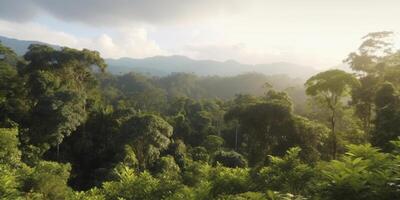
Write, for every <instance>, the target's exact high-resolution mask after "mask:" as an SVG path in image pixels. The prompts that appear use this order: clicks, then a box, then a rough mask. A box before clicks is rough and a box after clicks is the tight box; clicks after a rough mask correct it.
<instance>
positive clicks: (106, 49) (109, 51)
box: [0, 20, 167, 58]
mask: <svg viewBox="0 0 400 200" xmlns="http://www.w3.org/2000/svg"><path fill="white" fill-rule="evenodd" d="M0 33H1V34H2V35H4V36H7V37H12V38H17V39H22V40H34V41H41V42H46V43H49V44H56V45H60V46H68V47H72V48H77V49H82V48H87V49H93V50H97V51H99V52H100V53H101V55H102V56H103V57H105V58H119V57H137V58H143V57H148V56H154V55H166V54H167V52H165V51H164V50H162V49H161V48H160V47H159V46H158V45H157V43H156V42H155V41H153V40H151V39H149V38H148V34H147V31H146V30H145V29H144V28H124V29H118V30H117V31H116V33H115V34H113V35H108V34H101V35H98V36H94V37H79V36H75V35H72V34H68V33H65V32H61V31H54V30H51V29H49V28H47V27H45V26H42V25H40V24H36V23H14V22H8V21H4V20H0Z"/></svg>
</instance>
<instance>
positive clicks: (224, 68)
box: [0, 36, 318, 78]
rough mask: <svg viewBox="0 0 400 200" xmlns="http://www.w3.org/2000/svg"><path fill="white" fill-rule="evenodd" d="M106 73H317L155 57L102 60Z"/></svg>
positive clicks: (23, 47) (19, 43) (13, 44)
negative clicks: (104, 63) (105, 66)
mask: <svg viewBox="0 0 400 200" xmlns="http://www.w3.org/2000/svg"><path fill="white" fill-rule="evenodd" d="M0 41H1V43H2V44H4V45H6V46H8V47H10V48H12V49H13V50H14V51H15V52H16V53H17V54H18V55H23V54H25V52H26V51H27V49H28V47H29V45H31V44H45V45H49V46H52V47H54V48H60V46H57V45H52V44H47V43H44V42H39V41H27V40H18V39H12V38H7V37H3V36H0ZM106 62H107V64H108V70H109V72H110V73H113V74H124V73H128V72H140V73H145V74H149V75H154V76H165V75H168V74H171V73H173V72H186V73H195V74H198V75H201V76H213V75H219V76H233V75H237V74H242V73H246V72H259V73H263V74H266V75H275V74H286V75H288V76H290V77H296V78H308V77H310V76H311V75H313V74H315V73H317V72H318V71H317V70H315V69H313V68H312V67H308V66H302V65H297V64H293V63H286V62H278V63H270V64H257V65H249V64H242V63H238V62H236V61H234V60H228V61H225V62H220V61H214V60H194V59H190V58H188V57H185V56H155V57H149V58H142V59H135V58H120V59H106Z"/></svg>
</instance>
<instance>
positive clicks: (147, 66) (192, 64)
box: [107, 56, 317, 78]
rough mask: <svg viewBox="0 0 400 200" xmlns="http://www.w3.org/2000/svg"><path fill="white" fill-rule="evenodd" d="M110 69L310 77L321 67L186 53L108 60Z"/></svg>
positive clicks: (165, 72)
mask: <svg viewBox="0 0 400 200" xmlns="http://www.w3.org/2000/svg"><path fill="white" fill-rule="evenodd" d="M107 63H108V65H109V71H110V72H111V73H113V74H120V73H127V72H130V71H136V72H142V73H148V74H152V75H160V76H163V75H167V74H169V73H171V72H186V73H195V74H198V75H202V76H209V75H219V76H232V75H237V74H242V73H246V72H260V73H263V74H266V75H274V74H287V75H288V76H291V77H301V78H306V77H309V76H310V75H312V74H315V73H316V72H317V70H315V69H313V68H311V67H307V66H301V65H296V64H292V63H284V62H281V63H270V64H259V65H248V64H241V63H238V62H236V61H232V60H229V61H225V62H219V61H213V60H193V59H190V58H187V57H184V56H156V57H150V58H144V59H132V58H120V59H107Z"/></svg>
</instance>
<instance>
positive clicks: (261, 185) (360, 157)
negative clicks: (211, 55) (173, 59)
mask: <svg viewBox="0 0 400 200" xmlns="http://www.w3.org/2000/svg"><path fill="white" fill-rule="evenodd" d="M390 36H392V33H390V32H379V33H371V34H369V35H367V36H366V37H365V38H364V39H365V41H364V42H363V43H362V45H361V46H360V49H359V50H358V51H357V52H354V53H351V54H350V55H349V57H348V58H347V59H346V62H348V63H349V64H350V66H351V68H352V69H353V70H354V71H355V72H354V73H353V74H351V73H347V72H344V71H341V70H336V69H334V70H328V71H325V72H321V73H319V74H316V75H314V76H312V77H311V78H310V79H308V80H307V81H304V86H302V85H300V86H299V84H298V80H296V81H294V80H293V83H292V84H290V83H289V82H290V81H291V80H292V79H290V78H288V77H285V76H264V75H261V74H256V73H251V74H243V75H238V76H235V77H199V76H196V75H194V74H185V73H176V74H171V75H169V76H166V77H150V76H146V75H142V74H139V73H128V74H123V75H111V74H109V73H107V72H106V71H107V70H106V65H105V62H104V60H103V59H102V58H101V57H100V55H99V54H98V53H97V52H95V51H90V50H86V49H84V50H75V49H70V48H60V49H53V48H51V47H48V46H44V45H37V44H36V45H31V46H30V47H29V51H28V52H27V53H26V54H25V55H24V56H23V57H18V56H17V55H16V54H15V53H14V52H12V51H11V50H10V49H9V48H7V47H5V46H3V45H1V44H0V55H2V56H1V57H0V147H1V148H0V199H57V200H58V199H73V200H85V199H87V200H89V199H90V200H92V199H94V200H102V199H111V200H113V199H115V200H121V199H126V200H158V199H165V200H180V199H193V200H209V199H215V200H225V199H226V200H228V199H229V200H231V199H233V200H264V199H266V200H303V199H311V200H312V199H321V200H331V199H332V200H334V199H341V200H346V199H348V200H356V199H357V200H359V199H361V200H374V199H383V200H393V199H400V106H399V103H400V94H399V92H400V80H399V78H398V77H400V70H399V69H400V53H399V51H394V50H392V49H391V48H390V47H391V43H388V42H387V39H388V37H390ZM283 82H286V83H283ZM306 94H307V95H308V97H309V98H308V100H307V101H306V100H305V99H306V96H305V95H306Z"/></svg>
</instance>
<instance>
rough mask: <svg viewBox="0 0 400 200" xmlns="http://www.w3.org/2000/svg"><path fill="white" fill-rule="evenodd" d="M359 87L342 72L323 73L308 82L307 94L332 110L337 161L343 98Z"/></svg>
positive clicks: (331, 119)
mask: <svg viewBox="0 0 400 200" xmlns="http://www.w3.org/2000/svg"><path fill="white" fill-rule="evenodd" d="M356 85H358V81H357V79H356V78H355V77H354V76H353V75H351V74H349V73H346V72H344V71H341V70H336V69H335V70H328V71H325V72H321V73H319V74H317V75H315V76H313V77H311V78H310V79H308V80H307V82H306V83H305V86H306V87H307V89H306V93H307V95H310V96H311V97H313V98H315V99H316V100H317V102H319V103H320V105H321V106H324V107H327V108H328V109H329V110H330V112H331V113H330V117H329V123H330V126H331V130H332V134H331V138H332V157H333V159H336V152H337V135H336V129H335V128H336V121H337V114H338V111H339V110H341V109H342V108H343V101H344V100H343V98H344V97H346V96H348V95H350V91H351V88H353V87H354V86H356Z"/></svg>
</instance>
